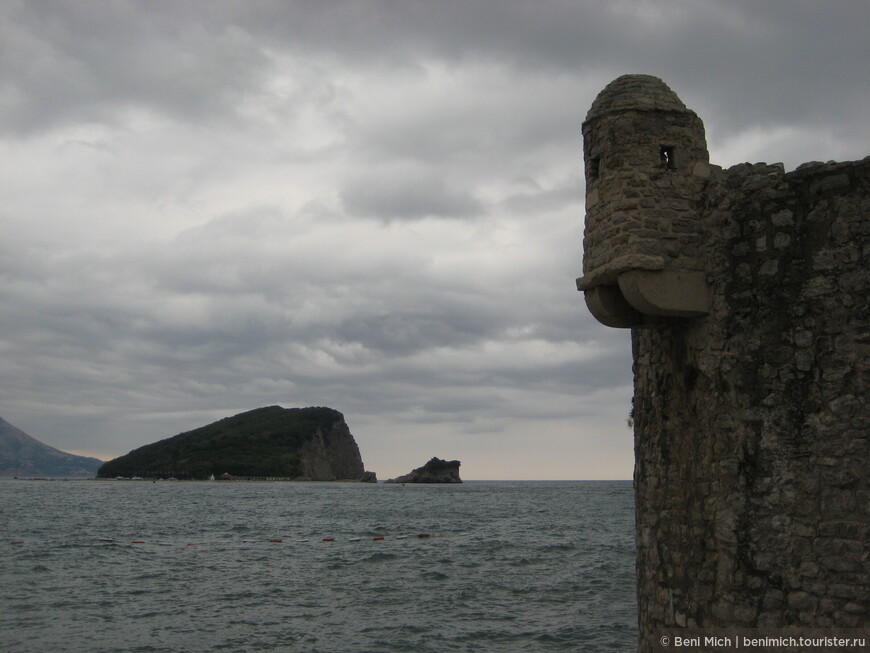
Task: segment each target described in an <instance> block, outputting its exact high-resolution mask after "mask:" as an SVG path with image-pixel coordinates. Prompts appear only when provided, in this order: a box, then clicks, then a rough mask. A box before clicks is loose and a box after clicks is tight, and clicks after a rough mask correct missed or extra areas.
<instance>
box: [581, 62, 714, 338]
mask: <svg viewBox="0 0 870 653" xmlns="http://www.w3.org/2000/svg"><path fill="white" fill-rule="evenodd" d="M583 154H584V159H585V161H586V232H585V235H584V238H583V249H584V256H583V273H584V274H583V277H582V278H581V279H578V288H579V289H580V290H583V291H585V294H586V303H587V305H588V306H589V309H590V311H592V313H593V315H595V317H596V318H598V320H599V321H601V322H602V323H604V324H606V325H608V326H613V327H631V326H640V325H642V324H644V323H647V322H654V321H655V320H656V316H689V315H697V314H701V313H706V312H707V309H708V306H709V293H708V291H707V286H706V283H705V280H704V262H703V258H702V247H701V246H702V242H701V239H702V237H703V236H702V234H701V228H700V223H699V219H698V218H699V212H700V205H699V200H700V195H701V188H702V187H703V184H704V180H705V179H707V178H708V177H709V176H710V166H709V164H708V160H709V157H708V154H707V143H706V141H705V140H704V125H703V124H702V123H701V120H700V119H699V118H698V116H697V115H695V113H694V112H693V111H690V110H688V109H687V108H686V106H685V105H684V104H683V103H682V102H681V101H680V98H678V97H677V96H676V94H675V93H674V92H673V91H671V89H669V88H668V87H667V86H665V85H664V84H663V83H662V81H661V80H660V79H657V78H656V77H650V76H648V75H625V76H623V77H620V78H619V79H617V80H616V81H614V82H613V83H611V84H609V85H608V86H607V88H605V89H604V90H603V91H602V92H601V93H600V94H599V95H598V97H597V98H596V99H595V102H593V104H592V108H591V109H590V110H589V114H588V115H587V116H586V122H584V123H583Z"/></svg>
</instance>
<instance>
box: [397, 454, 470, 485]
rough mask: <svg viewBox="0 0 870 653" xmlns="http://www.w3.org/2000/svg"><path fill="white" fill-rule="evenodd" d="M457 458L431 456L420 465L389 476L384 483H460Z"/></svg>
mask: <svg viewBox="0 0 870 653" xmlns="http://www.w3.org/2000/svg"><path fill="white" fill-rule="evenodd" d="M459 465H460V462H459V461H458V460H441V459H440V458H432V460H430V461H429V462H428V463H426V464H425V465H423V466H422V467H418V468H417V469H415V470H413V471H411V472H409V473H408V474H405V475H404V476H399V477H397V478H391V479H389V480H387V481H384V482H385V483H462V479H461V478H459Z"/></svg>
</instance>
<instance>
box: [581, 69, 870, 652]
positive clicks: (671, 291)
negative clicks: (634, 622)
mask: <svg viewBox="0 0 870 653" xmlns="http://www.w3.org/2000/svg"><path fill="white" fill-rule="evenodd" d="M583 137H584V158H585V163H586V210H587V214H586V229H585V234H584V241H583V243H584V256H583V276H582V277H581V278H580V279H578V280H577V286H578V288H579V289H580V290H582V291H583V292H584V294H585V299H586V304H587V306H588V307H589V309H590V311H591V312H592V314H593V315H594V316H595V317H596V318H597V319H598V320H599V321H600V322H601V323H603V324H605V325H607V326H611V327H620V328H631V339H632V353H633V357H634V365H633V370H634V398H633V405H632V416H633V421H634V439H635V473H634V485H635V497H636V498H635V501H636V543H637V595H638V619H639V633H640V637H639V644H640V650H642V651H650V650H657V649H656V642H657V641H658V635H657V633H660V632H661V630H662V629H665V628H681V627H701V628H725V627H744V628H757V627H785V626H805V627H817V628H832V627H852V628H854V627H867V626H868V625H870V600H868V597H870V551H868V543H870V516H868V512H870V483H868V476H870V475H868V471H867V470H868V469H870V412H868V407H867V388H866V384H867V379H868V377H870V365H868V361H870V261H868V260H867V259H868V257H870V158H868V159H865V160H863V161H858V162H848V163H834V162H828V163H808V164H804V165H802V166H800V167H799V168H798V169H797V170H795V171H793V172H790V173H785V171H784V169H783V167H782V165H781V164H778V165H767V164H753V165H750V164H741V165H737V166H734V167H732V168H730V169H728V170H722V169H721V168H719V167H718V166H711V165H710V164H709V163H708V154H707V149H706V144H705V139H704V127H703V124H702V123H701V120H700V119H699V118H698V116H697V115H695V113H694V112H692V111H690V110H689V109H687V108H686V107H685V105H684V104H683V103H682V102H681V101H680V99H679V98H678V97H677V96H676V94H675V93H674V92H673V91H671V90H670V89H669V88H668V87H667V86H666V85H665V84H664V83H663V82H662V81H661V80H659V79H657V78H655V77H650V76H647V75H626V76H623V77H620V78H618V79H617V80H615V81H614V82H612V83H611V84H609V85H608V86H607V87H606V88H605V89H604V90H603V91H602V92H601V93H600V94H599V95H598V97H597V98H596V100H595V102H594V103H593V104H592V107H591V109H590V110H589V113H588V115H587V119H586V121H585V122H584V123H583Z"/></svg>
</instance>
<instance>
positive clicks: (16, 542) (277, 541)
mask: <svg viewBox="0 0 870 653" xmlns="http://www.w3.org/2000/svg"><path fill="white" fill-rule="evenodd" d="M452 535H454V536H463V535H467V533H453V534H452ZM409 537H413V536H408V535H394V536H391V537H388V536H386V535H375V536H372V537H358V536H355V537H348V538H336V537H323V538H320V539H319V541H320V542H327V543H329V542H342V541H343V542H362V541H363V540H370V541H372V542H384V541H388V540H407V539H408V538H409ZM431 537H450V534H447V533H442V534H438V535H432V534H430V533H418V534H417V535H416V539H420V540H425V539H428V538H431ZM312 539H314V540H315V541H318V540H317V538H300V539H295V540H288V539H285V538H283V537H275V538H265V539H242V540H237V541H238V542H240V543H242V544H257V543H267V544H285V543H289V542H291V541H292V542H295V543H299V544H302V543H307V542H311V541H312ZM93 541H94V542H97V543H100V544H104V545H105V544H121V545H124V544H131V545H132V544H145V545H148V544H152V545H156V546H201V545H203V544H231V543H232V541H231V540H219V541H217V540H216V541H211V542H183V543H182V542H166V541H163V540H143V539H137V540H127V539H121V538H116V537H96V538H93ZM25 543H26V541H25V540H11V541H9V544H14V545H19V546H20V545H23V544H25Z"/></svg>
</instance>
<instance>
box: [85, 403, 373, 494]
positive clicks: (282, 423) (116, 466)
mask: <svg viewBox="0 0 870 653" xmlns="http://www.w3.org/2000/svg"><path fill="white" fill-rule="evenodd" d="M212 475H214V477H216V478H279V479H287V480H298V481H363V480H365V481H369V482H372V481H374V480H375V476H374V473H372V472H366V471H365V468H364V467H363V462H362V457H361V456H360V452H359V447H358V446H357V444H356V441H355V440H354V439H353V436H352V435H351V433H350V430H349V429H348V426H347V423H346V422H345V421H344V416H343V415H342V414H341V413H340V412H338V411H337V410H333V409H331V408H282V407H281V406H268V407H266V408H257V409H255V410H251V411H248V412H246V413H240V414H238V415H235V416H233V417H227V418H224V419H222V420H220V421H217V422H214V423H212V424H209V425H207V426H203V427H201V428H198V429H195V430H193V431H188V432H186V433H179V434H178V435H176V436H173V437H171V438H167V439H165V440H161V441H159V442H155V443H153V444H148V445H145V446H144V447H139V448H138V449H135V450H133V451H131V452H130V453H128V454H127V455H125V456H121V457H120V458H115V459H114V460H110V461H109V462H107V463H106V464H104V465H103V466H102V467H100V470H99V472H98V473H97V476H98V477H100V478H115V477H118V476H122V477H133V476H139V477H143V478H171V477H172V478H179V479H184V478H193V479H204V478H209V477H211V476H212Z"/></svg>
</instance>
